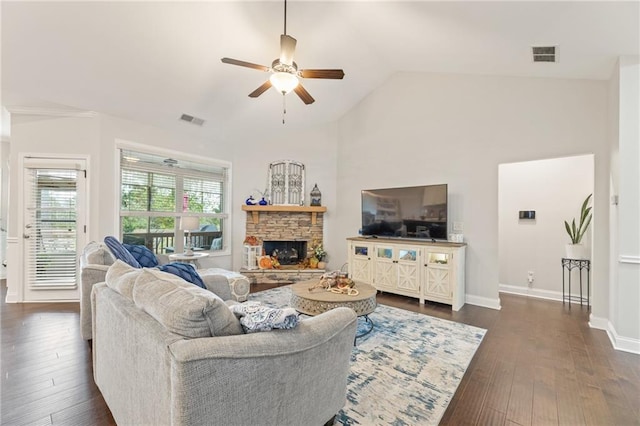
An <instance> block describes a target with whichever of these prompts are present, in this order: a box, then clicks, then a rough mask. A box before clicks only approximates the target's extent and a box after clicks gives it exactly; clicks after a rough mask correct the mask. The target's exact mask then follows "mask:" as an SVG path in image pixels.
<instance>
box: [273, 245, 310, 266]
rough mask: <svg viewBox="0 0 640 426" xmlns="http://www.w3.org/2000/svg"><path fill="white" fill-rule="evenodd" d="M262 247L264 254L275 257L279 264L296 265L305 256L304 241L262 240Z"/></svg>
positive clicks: (305, 247) (305, 246)
mask: <svg viewBox="0 0 640 426" xmlns="http://www.w3.org/2000/svg"><path fill="white" fill-rule="evenodd" d="M262 248H263V250H264V253H265V254H266V255H268V256H274V257H277V258H278V262H280V264H281V265H297V264H298V263H300V262H302V261H303V260H304V259H305V258H306V257H307V242H306V241H263V242H262Z"/></svg>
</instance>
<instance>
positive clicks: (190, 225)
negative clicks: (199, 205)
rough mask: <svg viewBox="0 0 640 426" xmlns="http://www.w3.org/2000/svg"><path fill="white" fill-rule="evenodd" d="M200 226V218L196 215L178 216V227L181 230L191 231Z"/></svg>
mask: <svg viewBox="0 0 640 426" xmlns="http://www.w3.org/2000/svg"><path fill="white" fill-rule="evenodd" d="M199 227H200V218H199V217H196V216H185V217H181V218H180V229H181V230H182V231H193V230H195V229H198V228H199Z"/></svg>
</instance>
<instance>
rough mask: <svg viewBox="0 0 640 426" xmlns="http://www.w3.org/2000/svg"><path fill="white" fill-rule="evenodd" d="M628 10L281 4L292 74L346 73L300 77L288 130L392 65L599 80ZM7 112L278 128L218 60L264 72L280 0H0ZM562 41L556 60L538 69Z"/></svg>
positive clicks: (275, 103) (212, 134)
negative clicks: (307, 99) (538, 49)
mask: <svg viewBox="0 0 640 426" xmlns="http://www.w3.org/2000/svg"><path fill="white" fill-rule="evenodd" d="M639 4H640V3H639V2H638V1H628V2H614V1H601V2H551V1H548V2H520V1H502V2H483V1H467V2H452V1H443V2H432V1H414V2H399V1H386V2H369V1H357V2H346V1H339V2H338V1H330V2H313V1H302V0H290V1H289V3H288V17H287V33H288V34H290V35H292V36H293V37H295V38H297V40H298V45H297V50H296V55H295V60H296V62H297V63H298V65H299V66H300V68H343V69H344V71H345V74H346V76H345V78H344V80H312V79H305V80H303V84H304V86H305V88H306V89H307V90H308V91H309V92H310V93H311V95H312V96H313V97H314V98H315V99H316V102H315V103H314V104H312V105H310V106H305V105H304V104H303V103H302V102H301V101H300V100H299V99H298V98H297V96H296V95H295V94H293V93H292V94H290V95H288V96H287V97H286V102H287V111H288V113H287V127H293V128H298V127H309V126H313V125H319V124H322V123H326V122H331V121H335V120H337V119H339V118H340V117H341V116H343V115H344V114H345V113H346V112H348V111H349V110H350V109H352V108H353V107H354V106H355V105H356V104H358V102H360V101H361V100H362V99H363V98H364V97H366V96H367V94H369V93H370V92H372V91H373V90H375V89H376V87H378V86H379V85H381V84H382V83H384V82H385V80H387V79H388V78H389V77H390V76H391V75H392V74H394V73H397V72H399V71H415V72H445V73H472V74H494V75H510V76H536V77H555V78H586V79H608V78H610V76H611V73H612V71H613V67H614V64H615V61H616V59H617V57H618V56H619V55H639V54H640V49H639V45H640V29H639V28H640V27H639V20H640V16H639V14H640V12H639V11H640V8H639ZM0 7H1V8H2V9H1V18H2V99H1V101H2V104H3V105H5V106H8V107H12V106H14V107H15V106H28V107H43V108H51V107H53V106H56V107H57V106H64V107H69V108H76V109H80V110H91V111H97V112H102V113H107V114H111V115H114V116H118V117H123V118H128V119H131V120H134V121H138V122H142V123H148V124H153V125H157V126H160V127H164V128H169V129H182V130H184V126H191V125H189V124H185V123H183V122H180V121H178V117H179V116H180V115H181V114H183V113H187V114H190V115H194V116H197V117H200V118H203V119H205V120H206V123H205V125H204V126H203V127H202V129H199V130H198V132H201V133H202V135H203V136H204V137H207V138H214V139H219V138H224V137H225V136H226V135H228V134H230V133H233V130H234V129H238V128H246V127H248V126H249V127H252V128H254V129H258V130H261V129H264V130H269V129H274V128H278V126H280V127H281V126H282V124H281V118H282V96H281V95H280V94H278V93H276V92H275V90H269V91H267V92H266V93H264V94H263V95H262V96H260V97H259V98H257V99H251V98H249V97H248V96H247V95H248V94H249V93H250V92H251V91H253V90H254V89H255V88H257V87H258V86H260V85H261V84H262V83H263V82H264V81H265V80H266V79H267V78H268V75H267V74H265V73H262V72H260V71H256V70H252V69H248V68H242V67H237V66H232V65H227V64H223V63H222V62H220V58H222V57H224V56H227V57H231V58H235V59H240V60H245V61H249V62H254V63H258V64H264V65H270V64H271V61H273V59H275V58H276V57H277V56H278V55H279V35H280V34H281V33H282V31H283V3H282V2H281V1H258V2H247V1H233V2H218V1H215V2H180V1H178V2H151V1H144V2H65V3H60V2H52V1H45V2H6V1H4V2H2V3H1V6H0ZM532 45H557V46H558V63H555V64H549V63H533V62H532V60H531V52H530V48H531V46H532Z"/></svg>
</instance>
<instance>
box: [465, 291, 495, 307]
mask: <svg viewBox="0 0 640 426" xmlns="http://www.w3.org/2000/svg"><path fill="white" fill-rule="evenodd" d="M464 303H468V304H469V305H475V306H481V307H483V308H490V309H496V310H498V311H499V310H500V309H502V306H500V298H498V299H490V298H488V297H482V296H474V295H472V294H466V295H465V298H464Z"/></svg>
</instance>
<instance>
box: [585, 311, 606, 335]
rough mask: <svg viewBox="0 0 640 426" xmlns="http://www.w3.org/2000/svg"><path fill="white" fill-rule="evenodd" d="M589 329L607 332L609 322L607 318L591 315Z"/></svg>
mask: <svg viewBox="0 0 640 426" xmlns="http://www.w3.org/2000/svg"><path fill="white" fill-rule="evenodd" d="M589 327H591V328H595V329H597V330H604V331H607V330H608V329H609V320H608V319H607V318H602V317H596V316H594V315H593V314H591V315H590V316H589Z"/></svg>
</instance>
